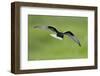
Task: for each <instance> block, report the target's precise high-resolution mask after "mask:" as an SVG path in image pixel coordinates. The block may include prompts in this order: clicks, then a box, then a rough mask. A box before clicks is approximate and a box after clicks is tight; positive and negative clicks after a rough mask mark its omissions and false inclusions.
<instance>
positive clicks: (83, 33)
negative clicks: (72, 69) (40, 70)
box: [28, 15, 88, 60]
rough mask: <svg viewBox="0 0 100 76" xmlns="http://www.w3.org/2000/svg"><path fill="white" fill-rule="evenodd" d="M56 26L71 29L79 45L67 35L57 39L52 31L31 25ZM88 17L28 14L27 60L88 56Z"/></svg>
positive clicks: (63, 29)
mask: <svg viewBox="0 0 100 76" xmlns="http://www.w3.org/2000/svg"><path fill="white" fill-rule="evenodd" d="M44 25H45V26H47V25H51V26H54V27H56V28H57V29H58V30H59V31H61V32H65V31H71V32H73V33H74V34H75V35H76V36H77V38H78V39H79V40H80V42H81V45H82V46H81V47H80V46H79V45H78V44H76V43H75V42H74V41H72V40H71V39H70V38H68V37H67V36H65V37H64V40H58V39H55V38H53V37H51V36H50V34H51V33H52V32H50V31H47V30H41V29H34V28H33V26H44ZM87 26H88V18H87V17H76V16H48V15H28V60H55V59H79V58H87V57H88V43H87V42H88V41H87V40H88V32H87V31H88V30H87V29H88V27H87Z"/></svg>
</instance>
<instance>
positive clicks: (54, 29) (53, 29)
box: [33, 26, 58, 33]
mask: <svg viewBox="0 0 100 76" xmlns="http://www.w3.org/2000/svg"><path fill="white" fill-rule="evenodd" d="M33 28H39V29H43V30H50V31H52V32H55V33H58V30H57V29H56V28H55V27H53V26H34V27H33Z"/></svg>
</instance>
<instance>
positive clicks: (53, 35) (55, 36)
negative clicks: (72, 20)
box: [50, 34, 63, 40]
mask: <svg viewBox="0 0 100 76" xmlns="http://www.w3.org/2000/svg"><path fill="white" fill-rule="evenodd" d="M50 36H52V37H54V38H56V39H59V40H63V38H60V37H58V36H57V35H56V34H50Z"/></svg>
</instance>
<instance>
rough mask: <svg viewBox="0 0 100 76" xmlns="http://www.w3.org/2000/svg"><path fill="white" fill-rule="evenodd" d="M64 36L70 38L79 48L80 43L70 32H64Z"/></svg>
mask: <svg viewBox="0 0 100 76" xmlns="http://www.w3.org/2000/svg"><path fill="white" fill-rule="evenodd" d="M64 34H65V35H67V36H68V37H70V38H71V39H72V40H74V41H75V42H76V43H77V44H78V45H79V46H81V44H80V41H79V40H78V38H77V37H76V36H75V35H74V34H73V33H72V32H70V31H67V32H64Z"/></svg>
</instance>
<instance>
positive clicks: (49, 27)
mask: <svg viewBox="0 0 100 76" xmlns="http://www.w3.org/2000/svg"><path fill="white" fill-rule="evenodd" d="M48 29H50V30H51V31H53V32H56V33H58V30H57V29H56V28H55V27H52V26H48Z"/></svg>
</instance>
